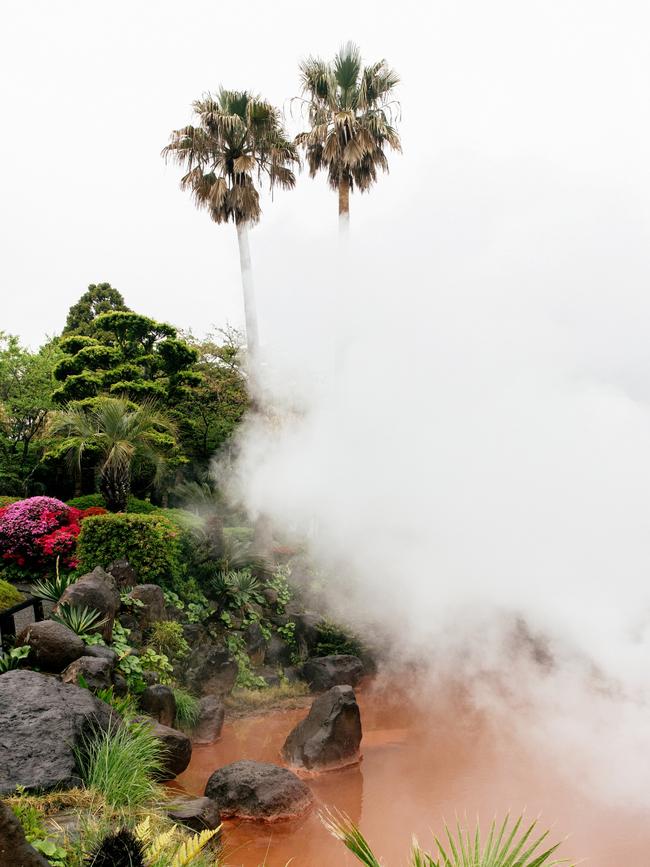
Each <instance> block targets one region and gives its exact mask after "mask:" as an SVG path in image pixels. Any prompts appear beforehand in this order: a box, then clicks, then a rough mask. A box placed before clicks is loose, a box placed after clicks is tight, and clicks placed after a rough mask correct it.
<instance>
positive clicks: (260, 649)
mask: <svg viewBox="0 0 650 867" xmlns="http://www.w3.org/2000/svg"><path fill="white" fill-rule="evenodd" d="M244 640H245V642H246V651H247V653H248V655H249V656H250V658H251V662H252V664H253V665H262V663H263V662H264V654H265V652H266V638H265V637H264V633H263V632H262V627H261V626H260V624H259V623H257V622H253V623H249V625H248V626H247V627H246V630H245V631H244Z"/></svg>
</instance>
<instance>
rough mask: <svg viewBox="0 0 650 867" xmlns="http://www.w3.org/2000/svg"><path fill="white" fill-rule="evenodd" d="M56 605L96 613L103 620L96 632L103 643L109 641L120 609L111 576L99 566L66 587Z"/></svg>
mask: <svg viewBox="0 0 650 867" xmlns="http://www.w3.org/2000/svg"><path fill="white" fill-rule="evenodd" d="M58 605H70V606H75V607H77V608H88V609H89V610H90V609H94V610H95V611H98V612H99V613H100V614H101V616H102V618H104V620H105V622H104V624H103V625H102V626H101V627H99V629H98V631H99V632H100V633H101V636H102V638H103V639H104V641H110V640H111V638H112V635H113V622H114V620H115V615H116V614H117V612H118V611H119V608H120V594H119V592H118V590H117V587H116V586H115V579H114V578H113V576H112V575H109V573H108V572H105V571H104V570H103V569H102V567H101V566H97V568H96V569H93V571H92V572H89V573H88V574H87V575H82V576H81V578H79V579H78V580H77V581H75V583H74V584H70V586H69V587H66V589H65V590H64V591H63V595H62V596H61V598H60V599H59V602H58ZM57 607H58V606H57Z"/></svg>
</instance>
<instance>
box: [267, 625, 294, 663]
mask: <svg viewBox="0 0 650 867" xmlns="http://www.w3.org/2000/svg"><path fill="white" fill-rule="evenodd" d="M292 654H293V651H292V648H291V647H290V646H289V645H288V644H287V642H286V641H285V640H284V639H283V638H281V637H280V636H279V635H278V634H277V633H276V632H274V633H272V635H271V637H270V638H269V641H268V644H267V646H266V653H265V654H264V661H265V662H267V663H268V664H269V665H289V664H290V663H291V657H292Z"/></svg>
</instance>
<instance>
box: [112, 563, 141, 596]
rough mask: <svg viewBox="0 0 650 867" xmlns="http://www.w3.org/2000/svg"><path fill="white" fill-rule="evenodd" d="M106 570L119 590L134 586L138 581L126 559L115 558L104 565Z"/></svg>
mask: <svg viewBox="0 0 650 867" xmlns="http://www.w3.org/2000/svg"><path fill="white" fill-rule="evenodd" d="M106 571H107V572H108V573H109V574H110V575H112V576H113V578H114V579H115V584H116V586H117V587H118V589H119V590H125V589H126V588H127V587H134V586H135V585H136V584H137V583H138V576H137V573H136V571H135V569H134V568H133V566H132V565H131V564H130V563H129V561H128V560H124V559H122V560H115V562H114V563H111V564H109V565H108V566H107V567H106Z"/></svg>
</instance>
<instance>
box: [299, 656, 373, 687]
mask: <svg viewBox="0 0 650 867" xmlns="http://www.w3.org/2000/svg"><path fill="white" fill-rule="evenodd" d="M362 676H363V663H362V662H361V660H360V659H359V657H358V656H352V655H350V654H346V653H337V654H334V655H333V656H317V657H314V658H313V659H308V660H307V662H306V663H305V664H304V665H303V667H302V677H303V680H306V681H307V683H308V684H309V688H310V690H311V691H312V692H324V691H325V690H327V689H331V688H332V687H333V686H356V685H357V684H358V683H359V681H360V680H361V678H362Z"/></svg>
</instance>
